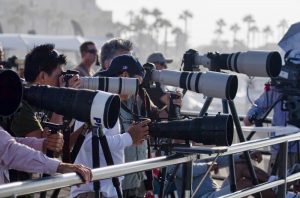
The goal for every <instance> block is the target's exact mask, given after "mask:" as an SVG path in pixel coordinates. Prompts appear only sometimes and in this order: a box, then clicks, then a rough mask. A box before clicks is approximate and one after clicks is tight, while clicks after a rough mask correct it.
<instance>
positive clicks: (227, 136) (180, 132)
mask: <svg viewBox="0 0 300 198" xmlns="http://www.w3.org/2000/svg"><path fill="white" fill-rule="evenodd" d="M233 130H234V128H233V119H232V116H231V115H228V114H224V115H221V114H217V115H215V116H203V117H199V118H194V119H190V120H175V121H167V122H153V123H151V124H150V125H149V134H150V136H152V137H159V138H171V139H179V140H191V141H194V142H197V143H202V144H204V145H216V146H230V145H231V144H232V140H233Z"/></svg>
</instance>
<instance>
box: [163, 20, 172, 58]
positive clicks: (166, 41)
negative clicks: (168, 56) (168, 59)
mask: <svg viewBox="0 0 300 198" xmlns="http://www.w3.org/2000/svg"><path fill="white" fill-rule="evenodd" d="M160 23H161V27H164V28H165V38H164V52H165V53H166V52H167V48H168V29H169V28H171V27H172V23H171V22H170V21H169V20H167V19H161V22H160Z"/></svg>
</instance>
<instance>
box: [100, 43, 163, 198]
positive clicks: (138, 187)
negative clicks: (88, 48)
mask: <svg viewBox="0 0 300 198" xmlns="http://www.w3.org/2000/svg"><path fill="white" fill-rule="evenodd" d="M132 50H133V43H132V42H131V41H130V40H126V39H121V38H113V39H111V40H109V41H107V42H105V43H104V44H103V46H102V48H101V54H100V60H101V65H102V69H103V70H107V73H104V75H105V76H110V77H116V76H119V77H133V73H131V72H129V70H130V71H135V74H138V76H136V77H138V79H139V80H140V83H141V82H142V79H143V76H144V71H143V68H142V66H141V64H140V63H139V62H138V61H137V60H135V59H133V58H132V57H131V58H129V59H130V60H131V61H130V63H129V64H128V63H127V62H126V61H125V62H123V63H125V65H122V64H121V65H116V64H115V66H114V67H112V68H111V69H110V66H112V64H111V63H112V60H113V59H114V58H115V57H117V56H120V55H126V54H127V55H129V54H132ZM123 58H124V57H123ZM121 59H122V58H121ZM125 59H127V60H128V57H127V58H125ZM132 59H133V60H132ZM123 66H126V67H124V70H123ZM112 71H113V72H112ZM103 72H106V71H103ZM136 72H137V73H136ZM98 75H103V73H101V72H99V73H97V74H96V76H98ZM121 100H122V105H121V112H120V125H121V129H122V131H123V132H125V131H128V129H129V127H130V125H131V124H132V121H134V120H135V119H136V117H137V116H140V115H142V117H148V118H152V117H155V116H156V115H157V113H158V109H157V107H155V106H154V105H153V103H152V102H151V101H150V98H149V96H148V94H147V93H146V92H145V90H144V89H140V91H139V96H137V97H135V96H131V97H128V96H121ZM145 100H146V101H145ZM142 101H143V102H142ZM146 104H147V107H146ZM150 110H151V111H150ZM132 112H134V114H133V113H132ZM134 115H137V116H134ZM147 158H148V154H147V142H146V141H143V143H142V144H141V145H137V146H130V147H127V148H126V149H125V162H133V161H137V160H143V159H147ZM148 179H149V180H148V181H147V177H146V174H145V172H139V173H133V174H128V175H126V176H125V178H124V180H123V182H122V188H123V196H124V198H126V197H144V195H145V193H146V191H147V190H152V187H151V186H149V185H147V187H146V186H145V184H144V182H146V181H147V182H148V184H149V183H151V182H152V181H151V179H150V178H148ZM146 188H147V189H146Z"/></svg>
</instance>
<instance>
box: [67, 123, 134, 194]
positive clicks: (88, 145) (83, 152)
mask: <svg viewBox="0 0 300 198" xmlns="http://www.w3.org/2000/svg"><path fill="white" fill-rule="evenodd" d="M82 124H83V123H82V122H78V121H76V123H75V130H76V129H78V128H79V127H80V126H81V125H82ZM120 131H121V129H120V122H119V120H118V121H117V123H116V125H115V126H114V127H113V128H112V129H106V128H103V133H104V135H105V136H106V139H107V142H108V145H109V149H110V151H111V154H112V158H113V160H114V164H122V163H124V162H125V158H124V149H125V147H127V146H130V145H132V138H131V136H130V134H129V133H123V134H120ZM99 150H100V151H99V153H100V167H105V166H107V164H106V160H105V158H104V155H103V151H102V147H101V144H100V141H99ZM92 156H93V155H92V133H91V132H90V133H88V134H87V135H86V137H85V139H84V142H83V144H82V146H81V148H80V151H79V152H78V155H77V157H76V159H75V162H74V163H76V164H83V165H85V166H87V167H90V168H93V157H92ZM119 180H120V181H121V180H123V177H119ZM93 191H94V188H93V183H92V182H91V183H89V184H81V185H80V186H79V187H77V186H72V187H71V197H75V196H77V195H78V194H81V193H85V192H93ZM100 191H101V192H102V193H103V195H104V196H105V197H113V196H117V192H116V189H115V187H114V186H113V184H112V180H111V179H105V180H101V181H100Z"/></svg>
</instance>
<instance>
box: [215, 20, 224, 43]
mask: <svg viewBox="0 0 300 198" xmlns="http://www.w3.org/2000/svg"><path fill="white" fill-rule="evenodd" d="M216 24H217V26H218V28H217V29H216V31H215V33H216V34H217V35H218V39H219V40H220V39H221V36H222V34H223V27H224V26H226V23H225V21H224V20H223V19H219V20H217V21H216Z"/></svg>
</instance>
